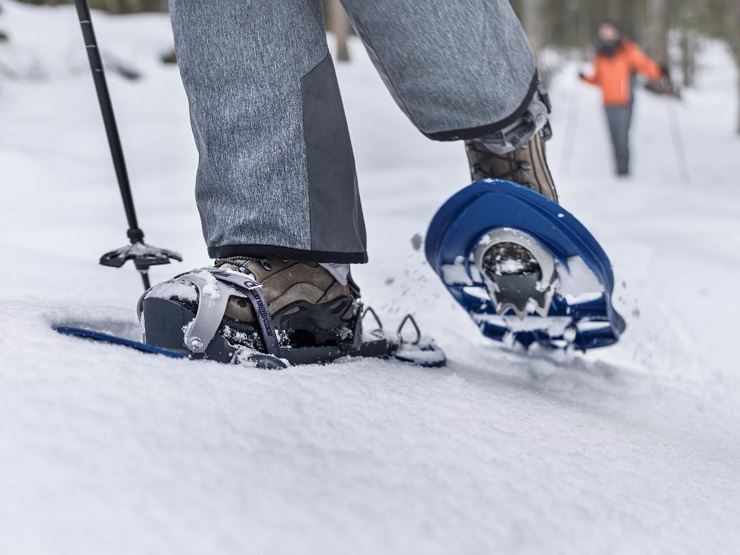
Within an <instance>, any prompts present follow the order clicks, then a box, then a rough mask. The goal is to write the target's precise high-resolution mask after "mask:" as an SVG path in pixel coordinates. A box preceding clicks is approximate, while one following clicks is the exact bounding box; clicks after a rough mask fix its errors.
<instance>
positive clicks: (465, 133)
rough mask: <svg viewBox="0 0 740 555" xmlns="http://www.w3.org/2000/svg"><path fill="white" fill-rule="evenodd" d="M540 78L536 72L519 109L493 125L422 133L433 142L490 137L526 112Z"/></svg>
mask: <svg viewBox="0 0 740 555" xmlns="http://www.w3.org/2000/svg"><path fill="white" fill-rule="evenodd" d="M539 82H540V78H539V75H538V74H537V72H535V74H534V77H532V82H531V83H530V84H529V89H528V90H527V95H526V96H525V97H524V100H523V101H522V103H521V104H520V105H519V107H518V108H517V109H516V110H515V111H514V113H512V114H511V115H509V116H507V117H505V118H504V119H502V120H500V121H496V122H494V123H488V124H486V125H481V126H479V127H469V128H467V129H454V130H451V131H435V132H434V133H424V135H426V136H427V137H428V138H430V139H432V140H433V141H466V140H468V139H476V138H478V137H483V136H485V135H491V134H492V133H495V132H496V131H499V130H501V129H503V128H504V127H506V126H508V125H511V124H512V123H514V122H515V121H516V120H517V119H519V118H520V117H521V116H522V114H524V112H526V111H527V108H529V105H530V104H531V103H532V99H533V98H534V95H535V93H536V92H537V87H538V86H539Z"/></svg>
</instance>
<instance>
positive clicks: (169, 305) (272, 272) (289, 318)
mask: <svg viewBox="0 0 740 555" xmlns="http://www.w3.org/2000/svg"><path fill="white" fill-rule="evenodd" d="M333 274H334V272H330V271H329V270H327V269H326V268H325V267H324V266H323V265H320V264H317V263H312V262H295V261H290V260H283V259H279V258H273V257H265V258H248V257H233V258H224V259H219V260H216V262H215V264H214V266H213V267H211V268H205V269H202V270H194V271H192V272H188V273H186V274H182V275H180V276H177V277H175V278H173V279H171V280H169V281H166V282H164V283H160V284H158V285H155V286H154V287H153V288H151V289H150V290H149V291H148V292H147V293H145V295H144V296H143V297H142V300H141V301H140V303H139V313H140V319H141V321H142V325H143V326H144V328H145V335H146V337H145V340H146V342H147V343H150V344H154V345H158V346H161V347H164V348H172V349H182V347H183V345H184V346H185V347H187V349H188V350H189V351H190V352H191V353H193V354H196V355H199V354H201V353H205V356H206V358H215V359H223V358H224V356H223V353H206V352H205V351H206V349H207V348H208V346H209V344H213V345H216V344H218V345H221V344H222V343H224V342H223V341H222V339H223V340H225V341H226V342H227V343H228V344H229V345H230V346H232V347H233V346H238V347H246V348H248V349H252V350H255V351H260V352H272V351H274V350H275V349H276V347H279V348H284V347H290V348H296V347H326V346H335V345H342V344H345V343H347V342H348V341H350V342H351V341H352V339H353V334H354V332H355V329H356V324H357V320H358V317H359V311H360V303H359V298H360V290H359V288H358V287H357V285H355V283H354V282H353V281H352V279H351V277H350V276H349V275H347V276H346V279H342V278H343V277H344V276H341V275H339V276H338V277H335V275H333ZM163 301H164V302H163ZM203 303H205V305H204V306H203V307H201V306H199V305H200V304H203ZM180 307H181V308H182V310H179V308H180ZM201 308H202V310H201ZM263 311H264V312H263ZM260 312H263V313H264V314H266V313H269V316H270V317H269V318H267V317H264V316H262V317H260V316H258V313H260ZM196 314H197V316H196ZM152 318H154V319H156V321H152ZM266 325H267V326H272V329H265V326H266ZM195 327H197V328H199V329H198V330H194V329H193V328H195ZM204 330H205V331H204ZM274 332H277V333H274ZM208 336H210V337H208ZM214 337H218V339H219V341H212V340H213V338H214ZM273 337H277V341H278V344H277V345H267V344H266V340H265V338H268V340H270V341H272V339H270V338H273ZM214 348H215V347H214Z"/></svg>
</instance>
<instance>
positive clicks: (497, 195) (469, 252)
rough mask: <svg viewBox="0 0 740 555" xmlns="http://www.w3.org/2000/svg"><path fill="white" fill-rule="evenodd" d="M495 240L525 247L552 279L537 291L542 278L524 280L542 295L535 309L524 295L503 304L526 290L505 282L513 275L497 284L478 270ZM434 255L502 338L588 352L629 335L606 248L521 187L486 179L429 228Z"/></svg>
mask: <svg viewBox="0 0 740 555" xmlns="http://www.w3.org/2000/svg"><path fill="white" fill-rule="evenodd" d="M517 236H520V239H517ZM495 237H506V238H507V239H506V241H509V242H514V243H517V244H518V245H520V246H523V247H525V248H526V249H527V250H528V251H530V252H531V253H533V254H536V256H535V258H536V259H537V261H538V262H542V266H546V267H547V272H551V273H552V276H549V275H545V276H540V277H541V278H543V279H542V282H541V283H538V284H537V286H536V289H535V285H534V281H537V280H534V281H532V280H531V279H529V280H528V281H527V279H522V282H528V283H529V284H530V285H529V287H532V295H531V296H532V297H539V298H537V299H535V298H532V302H531V303H529V305H527V303H526V302H522V298H521V296H520V297H519V298H514V299H513V300H512V299H511V298H508V299H507V298H502V297H503V296H505V294H506V292H507V290H515V289H516V287H518V285H517V284H515V285H514V286H512V285H510V283H507V282H506V281H505V279H508V280H509V282H510V281H511V279H512V278H510V276H504V278H505V279H501V278H500V279H499V282H498V283H494V282H495V281H496V278H495V277H494V278H491V276H490V274H488V273H486V269H485V268H480V267H478V266H479V265H482V263H481V260H482V259H483V256H481V254H480V251H481V245H483V246H485V245H486V241H488V242H489V243H490V244H495ZM426 257H427V260H428V261H429V263H430V265H431V266H432V268H433V269H434V271H435V272H436V273H437V274H438V275H439V276H440V278H441V279H442V282H443V283H444V284H445V286H446V287H447V289H448V290H449V291H450V293H451V294H452V296H453V297H454V298H455V299H456V300H457V302H458V303H459V304H460V305H461V306H462V307H463V308H464V309H465V310H466V311H467V312H468V313H469V314H470V316H471V317H472V318H473V320H474V321H475V322H476V324H477V325H478V326H479V328H480V329H481V331H482V333H483V334H484V335H485V336H487V337H490V338H492V339H494V340H497V341H502V342H509V341H511V342H516V343H520V344H522V345H524V346H525V347H528V346H530V345H532V344H534V343H538V344H541V345H544V346H546V347H551V348H571V347H573V348H576V349H580V350H587V349H593V348H597V347H605V346H607V345H611V344H613V343H616V342H617V341H618V340H619V336H620V334H621V333H622V332H623V331H624V329H625V322H624V320H623V319H622V317H621V316H620V315H619V314H618V313H617V311H616V310H615V309H614V307H613V306H612V303H611V295H612V291H613V288H614V276H613V272H612V268H611V263H610V261H609V259H608V257H607V255H606V253H605V252H604V250H603V249H602V248H601V246H600V245H599V243H598V242H597V241H596V239H595V238H594V237H593V236H592V235H591V233H589V231H588V230H587V229H586V228H585V227H584V226H583V224H581V223H580V222H579V221H578V220H577V219H576V218H575V217H574V216H573V215H572V214H570V213H569V212H568V211H566V210H565V209H563V208H562V207H561V206H559V205H558V204H556V203H554V202H552V201H550V200H549V199H547V198H545V197H544V196H542V195H540V194H538V193H536V192H534V191H532V190H530V189H528V188H526V187H523V186H521V185H517V184H516V183H512V182H510V181H503V180H482V181H478V182H476V183H473V184H472V185H470V186H468V187H466V188H465V189H463V190H461V191H460V192H458V193H457V194H455V195H454V196H453V197H451V198H450V199H449V200H448V201H447V202H446V203H445V204H444V205H443V206H442V207H441V208H440V209H439V211H438V212H437V214H436V215H435V216H434V218H433V220H432V222H431V224H430V226H429V230H428V232H427V239H426ZM551 268H552V270H551ZM548 280H549V281H548ZM519 293H520V294H521V291H519ZM535 293H536V294H535ZM524 300H525V301H526V299H524Z"/></svg>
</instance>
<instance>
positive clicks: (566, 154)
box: [560, 83, 581, 175]
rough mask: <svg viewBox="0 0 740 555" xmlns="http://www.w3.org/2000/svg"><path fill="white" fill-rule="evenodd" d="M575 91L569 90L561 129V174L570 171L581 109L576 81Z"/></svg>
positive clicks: (579, 88) (579, 91)
mask: <svg viewBox="0 0 740 555" xmlns="http://www.w3.org/2000/svg"><path fill="white" fill-rule="evenodd" d="M575 89H576V90H575V91H571V94H570V95H569V96H570V103H569V106H568V115H567V116H566V120H565V129H564V131H563V146H562V150H561V153H560V171H561V172H562V173H563V175H569V173H570V161H571V158H572V157H573V148H574V147H575V142H576V137H577V132H578V120H579V116H580V111H581V85H580V83H576V87H575Z"/></svg>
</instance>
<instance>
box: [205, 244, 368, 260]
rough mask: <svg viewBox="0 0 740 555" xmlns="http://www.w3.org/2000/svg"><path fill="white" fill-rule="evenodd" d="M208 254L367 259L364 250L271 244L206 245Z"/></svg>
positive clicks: (285, 257) (219, 255)
mask: <svg viewBox="0 0 740 555" xmlns="http://www.w3.org/2000/svg"><path fill="white" fill-rule="evenodd" d="M208 256H210V257H211V258H227V257H229V256H251V257H255V258H258V257H261V256H274V257H277V258H284V259H286V260H299V261H302V262H333V263H336V264H365V263H366V262H367V260H368V259H367V253H366V252H326V251H312V250H303V249H291V248H289V247H277V246H273V245H222V246H219V247H208Z"/></svg>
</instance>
